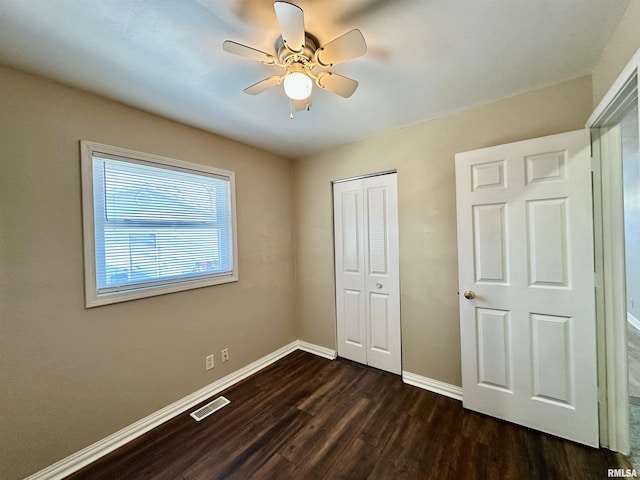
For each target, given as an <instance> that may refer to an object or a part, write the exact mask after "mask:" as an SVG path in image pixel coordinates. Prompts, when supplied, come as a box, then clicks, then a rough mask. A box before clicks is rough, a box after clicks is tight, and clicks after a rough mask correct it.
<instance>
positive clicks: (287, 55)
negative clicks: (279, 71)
mask: <svg viewBox="0 0 640 480" xmlns="http://www.w3.org/2000/svg"><path fill="white" fill-rule="evenodd" d="M304 37H305V41H304V50H302V52H297V53H296V52H293V51H291V50H289V48H288V47H287V44H286V43H284V41H283V40H282V37H278V40H277V41H276V52H278V60H280V62H282V63H289V62H292V61H299V60H300V59H301V57H303V58H305V59H306V61H307V62H309V61H311V59H312V58H313V55H314V54H315V53H316V50H317V49H318V40H317V39H316V38H315V37H314V36H313V35H311V34H309V33H307V32H305V34H304Z"/></svg>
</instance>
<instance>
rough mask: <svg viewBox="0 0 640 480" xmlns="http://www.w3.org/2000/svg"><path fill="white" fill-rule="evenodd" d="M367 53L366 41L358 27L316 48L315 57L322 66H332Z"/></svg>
mask: <svg viewBox="0 0 640 480" xmlns="http://www.w3.org/2000/svg"><path fill="white" fill-rule="evenodd" d="M365 53H367V42H365V40H364V36H363V35H362V32H361V31H360V30H358V29H354V30H351V31H349V32H347V33H345V34H344V35H342V36H340V37H338V38H336V39H334V40H331V41H330V42H329V43H327V44H326V45H323V46H322V47H320V48H319V49H318V53H317V58H318V62H319V63H320V65H322V66H323V67H332V66H334V65H338V64H340V63H343V62H346V61H347V60H351V59H352V58H357V57H360V56H362V55H364V54H365Z"/></svg>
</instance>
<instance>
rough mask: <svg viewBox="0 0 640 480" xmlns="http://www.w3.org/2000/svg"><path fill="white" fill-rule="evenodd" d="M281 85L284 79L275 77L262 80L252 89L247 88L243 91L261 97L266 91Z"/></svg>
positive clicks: (251, 87) (252, 86)
mask: <svg viewBox="0 0 640 480" xmlns="http://www.w3.org/2000/svg"><path fill="white" fill-rule="evenodd" d="M280 83H282V77H281V76H278V75H275V76H273V77H269V78H265V79H264V80H260V81H259V82H258V83H254V84H253V85H251V86H250V87H247V88H245V89H244V90H243V91H244V93H248V94H249V95H260V94H261V93H262V92H264V91H265V90H269V89H270V88H272V87H275V86H276V85H280Z"/></svg>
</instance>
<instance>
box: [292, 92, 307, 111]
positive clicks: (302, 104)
mask: <svg viewBox="0 0 640 480" xmlns="http://www.w3.org/2000/svg"><path fill="white" fill-rule="evenodd" d="M292 102H293V106H294V108H295V109H296V112H299V111H301V110H311V95H309V96H308V97H307V98H305V99H302V100H292Z"/></svg>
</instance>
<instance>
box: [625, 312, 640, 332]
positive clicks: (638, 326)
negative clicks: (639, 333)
mask: <svg viewBox="0 0 640 480" xmlns="http://www.w3.org/2000/svg"><path fill="white" fill-rule="evenodd" d="M627 322H629V323H630V324H631V325H633V328H635V329H636V330H640V320H638V319H637V318H636V317H634V316H633V314H632V313H631V312H627Z"/></svg>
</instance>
